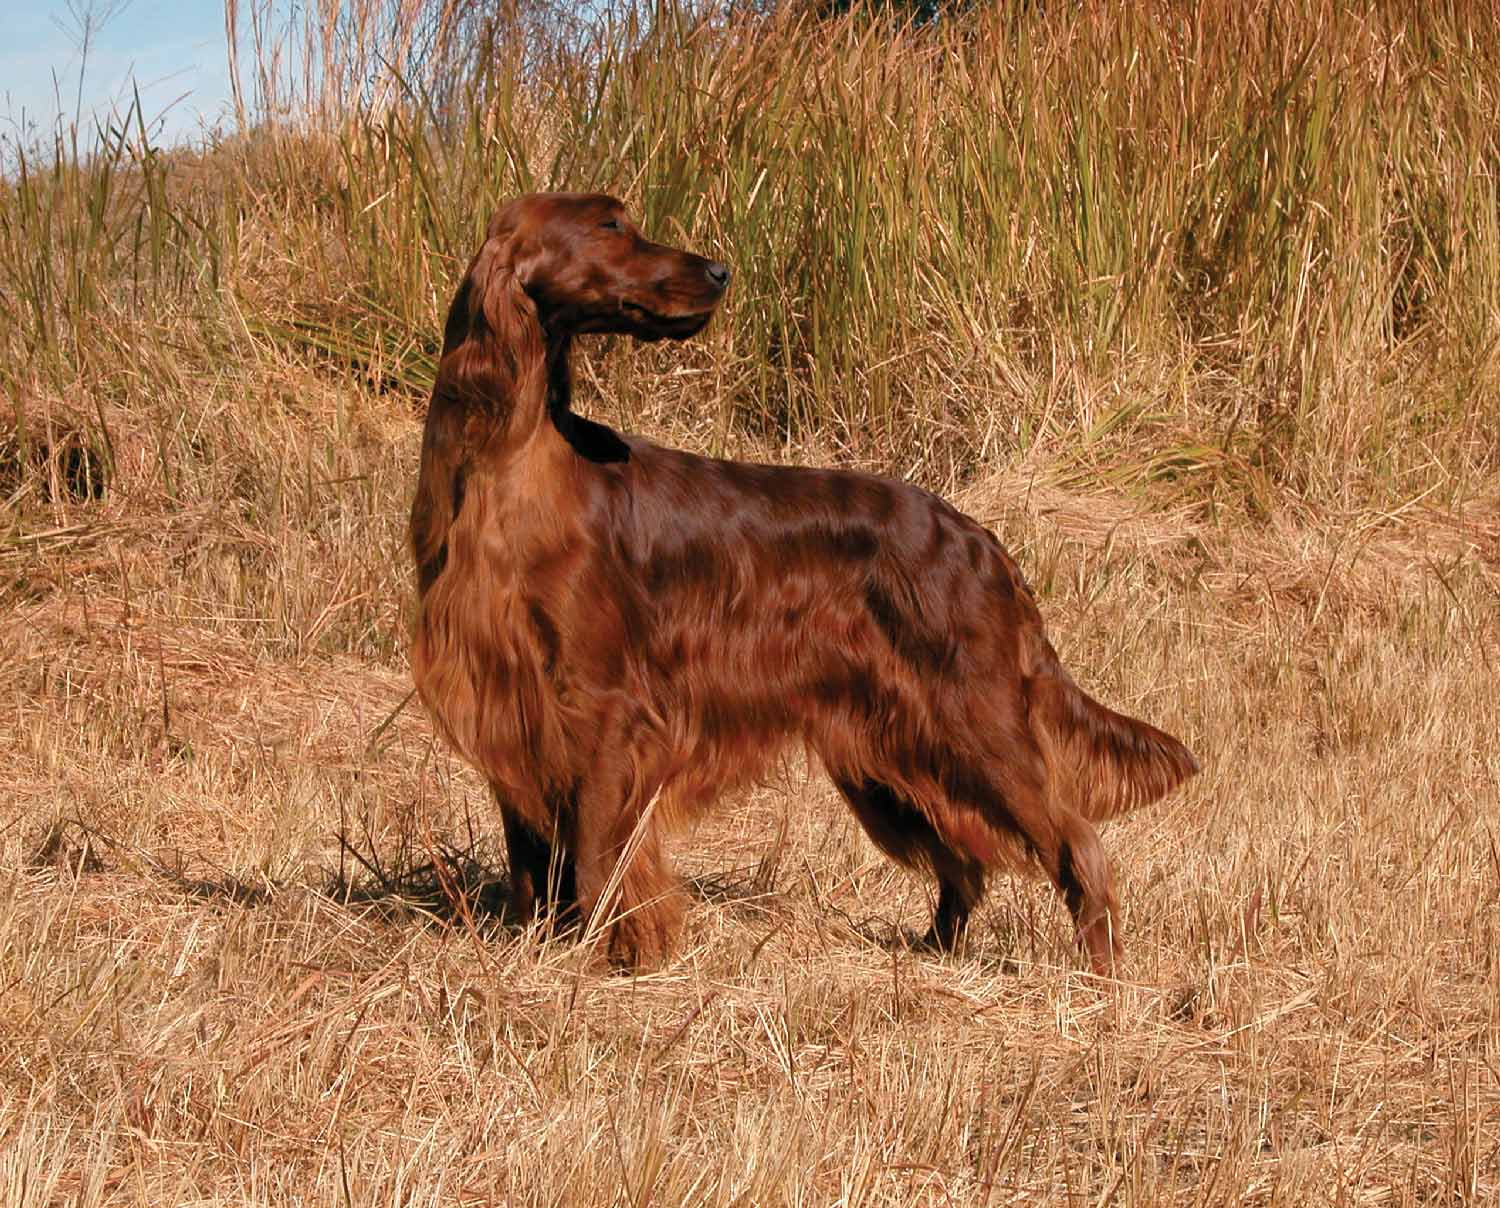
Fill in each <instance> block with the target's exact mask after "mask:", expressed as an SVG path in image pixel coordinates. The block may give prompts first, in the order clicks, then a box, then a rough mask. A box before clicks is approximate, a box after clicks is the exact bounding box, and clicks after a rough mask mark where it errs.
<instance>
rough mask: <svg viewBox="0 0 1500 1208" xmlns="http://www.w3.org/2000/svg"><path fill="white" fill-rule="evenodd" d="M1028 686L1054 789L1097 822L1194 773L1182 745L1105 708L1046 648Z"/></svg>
mask: <svg viewBox="0 0 1500 1208" xmlns="http://www.w3.org/2000/svg"><path fill="white" fill-rule="evenodd" d="M1043 646H1044V650H1043V652H1042V657H1041V658H1040V659H1038V666H1037V667H1036V670H1035V671H1034V672H1033V674H1032V675H1030V676H1029V677H1028V679H1027V689H1028V696H1029V701H1030V711H1031V727H1032V730H1033V732H1034V733H1035V734H1036V737H1037V741H1038V742H1039V743H1040V744H1041V748H1042V753H1043V755H1044V756H1045V758H1046V760H1047V768H1048V771H1049V772H1050V774H1051V779H1052V784H1053V786H1054V789H1055V790H1056V791H1059V792H1061V793H1062V794H1063V796H1064V799H1065V800H1067V802H1068V804H1070V805H1072V806H1073V808H1074V809H1076V810H1077V811H1078V812H1079V813H1080V814H1082V815H1083V816H1084V817H1085V818H1087V819H1089V820H1090V821H1092V822H1102V821H1104V820H1106V819H1109V818H1113V817H1116V816H1117V815H1119V814H1123V813H1125V812H1127V811H1128V810H1133V809H1136V808H1137V807H1139V806H1142V805H1149V804H1150V803H1151V802H1153V801H1156V800H1157V799H1158V798H1161V797H1165V796H1166V795H1167V794H1168V793H1170V792H1171V791H1172V790H1173V789H1175V788H1176V787H1177V786H1178V785H1179V784H1181V783H1182V782H1183V781H1184V780H1186V779H1187V778H1188V777H1190V776H1193V775H1195V774H1196V773H1197V772H1198V761H1197V759H1195V758H1194V757H1193V753H1192V752H1191V751H1189V750H1188V749H1187V748H1186V747H1185V746H1183V745H1182V743H1180V742H1178V741H1177V740H1176V739H1175V738H1173V737H1172V736H1171V735H1170V734H1167V733H1164V732H1163V731H1161V730H1158V729H1157V728H1156V727H1155V726H1152V725H1148V724H1147V723H1145V722H1143V721H1137V720H1136V719H1135V718H1133V717H1126V716H1125V715H1124V714H1123V713H1116V712H1115V711H1114V710H1113V709H1107V708H1105V707H1104V706H1103V705H1101V704H1100V703H1099V702H1098V701H1096V700H1094V699H1093V697H1091V696H1089V695H1088V693H1086V692H1085V691H1084V690H1083V689H1082V688H1080V687H1079V686H1078V685H1077V684H1075V683H1074V682H1073V677H1072V676H1070V675H1069V674H1068V672H1067V670H1066V669H1065V668H1064V667H1063V666H1062V664H1061V663H1060V662H1058V659H1057V655H1056V653H1055V652H1054V651H1053V650H1052V648H1051V646H1050V644H1047V643H1046V642H1045V641H1044V643H1043Z"/></svg>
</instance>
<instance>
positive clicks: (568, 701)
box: [411, 194, 1198, 973]
mask: <svg viewBox="0 0 1500 1208" xmlns="http://www.w3.org/2000/svg"><path fill="white" fill-rule="evenodd" d="M729 276H730V273H729V269H728V268H726V267H725V266H724V265H723V264H719V263H717V262H715V261H711V260H705V259H704V258H702V257H701V256H695V255H693V254H691V253H689V252H683V251H675V250H673V249H671V248H667V247H663V246H661V245H660V244H656V243H652V242H650V241H648V240H647V239H646V238H644V237H643V236H642V234H641V232H640V231H639V230H638V229H637V227H636V226H635V225H634V224H633V223H632V222H631V221H630V219H629V218H628V217H627V216H626V213H625V211H624V209H623V208H622V206H621V204H620V203H619V202H618V201H616V200H614V199H613V198H610V197H605V196H598V195H588V194H543V195H534V196H529V197H522V198H520V199H519V200H517V201H514V202H512V203H511V204H509V205H507V206H506V207H505V208H504V209H502V210H501V211H500V212H499V213H497V214H496V215H495V217H494V218H493V220H492V221H491V222H490V225H489V230H488V232H487V234H486V237H485V240H484V244H483V246H481V247H480V249H479V252H478V254H477V255H476V256H475V257H474V259H473V261H472V262H471V263H470V264H469V268H468V271H467V272H466V273H465V274H464V278H463V281H462V283H461V284H460V285H459V288H458V293H457V295H456V296H455V298H454V299H453V305H452V308H451V309H450V310H449V312H448V319H447V324H446V327H445V329H444V337H443V353H442V359H441V362H440V364H439V367H438V374H437V383H436V385H435V386H434V387H433V391H432V400H431V403H430V405H429V407H428V411H427V420H426V430H425V433H424V436H423V441H422V463H421V474H420V478H419V480H418V483H417V492H416V499H415V502H414V503H413V506H412V515H411V540H412V549H413V552H414V554H415V556H416V566H417V584H418V589H419V591H420V593H421V611H420V616H419V618H418V620H417V625H416V633H415V639H414V644H413V647H412V671H413V675H414V677H415V679H416V685H417V688H418V690H419V691H420V693H421V696H422V699H423V701H425V702H426V705H427V707H428V709H429V710H431V713H432V716H433V717H434V718H435V719H436V722H437V725H438V727H439V728H440V730H441V732H442V733H443V734H444V735H445V737H446V738H447V740H448V741H449V742H451V743H452V745H453V746H454V747H455V748H456V749H457V750H458V752H459V753H460V754H461V755H462V756H463V757H464V758H465V759H467V760H468V761H469V762H470V763H472V764H473V765H474V766H475V767H476V768H477V769H478V770H479V771H480V772H481V773H482V774H483V775H484V776H485V778H486V779H487V780H488V781H489V783H490V786H491V788H492V789H493V791H494V796H495V801H496V803H497V804H498V806H499V809H500V815H501V817H502V819H503V820H504V825H505V837H506V844H507V846H508V849H509V854H510V863H511V878H512V890H511V892H512V906H513V908H514V910H515V912H516V913H517V914H518V915H519V916H520V917H521V918H523V919H526V918H531V917H533V916H534V915H535V913H536V911H537V910H538V909H541V908H543V907H544V906H545V905H546V904H547V902H548V900H549V899H551V900H553V901H557V900H561V901H562V902H563V903H564V904H567V905H572V906H576V909H577V910H578V911H579V913H580V914H581V915H582V917H583V918H585V919H587V918H590V917H591V915H593V913H594V912H595V911H601V912H604V913H601V914H600V916H599V917H597V918H596V919H595V925H596V926H603V927H604V928H605V930H604V932H603V934H604V935H605V936H606V937H607V938H606V943H607V945H608V949H609V952H610V954H611V957H612V958H613V959H614V960H616V961H617V962H619V963H624V964H633V965H644V964H650V963H654V962H657V961H659V960H661V959H662V958H663V957H664V956H665V955H666V953H667V952H668V950H669V949H670V946H671V943H672V940H673V937H674V934H675V931H676V928H677V925H678V922H679V920H680V915H681V904H680V892H679V891H678V890H677V889H676V887H675V885H674V882H673V880H672V879H671V877H670V875H669V873H668V872H667V870H666V869H665V868H664V866H663V853H662V836H663V833H664V831H665V830H666V829H667V828H668V827H669V826H670V825H671V824H672V823H673V822H675V821H677V820H679V819H681V818H683V817H684V816H686V815H688V814H689V813H691V812H692V811H693V810H695V809H698V808H700V807H703V806H705V805H707V804H708V803H710V802H712V801H713V800H714V799H715V798H717V797H718V796H720V795H721V794H723V793H724V792H725V791H726V790H728V789H731V788H732V787H734V786H735V785H740V784H743V783H745V782H747V781H750V780H753V779H754V778H756V777H757V775H759V774H761V773H762V772H763V770H764V769H765V768H766V765H767V762H768V760H769V759H771V758H772V757H774V756H775V755H776V753H777V752H778V751H779V750H780V749H782V748H783V747H784V746H785V745H786V744H787V743H788V742H789V741H797V740H800V741H801V742H802V743H804V744H805V745H806V746H807V747H808V748H810V749H811V750H812V751H815V752H816V753H817V754H818V756H819V757H820V758H821V760H822V762H823V765H824V766H825V767H826V768H827V769H828V774H829V775H830V776H831V777H832V778H833V782H834V784H836V785H837V786H838V789H839V791H840V792H841V793H842V794H843V796H844V798H845V799H846V800H847V801H848V803H849V805H850V807H851V808H852V809H853V810H854V813H855V815H856V816H857V817H858V818H859V821H860V822H861V824H863V826H864V828H865V830H866V831H867V832H868V833H869V835H870V837H871V838H872V839H873V840H874V841H875V843H876V844H877V845H878V846H879V847H880V848H881V849H882V850H883V851H885V852H886V853H887V854H888V855H890V856H891V857H893V858H894V859H896V860H898V861H900V862H901V863H903V864H906V865H910V866H915V867H918V868H925V869H927V870H929V871H930V872H931V873H932V874H934V875H935V876H936V878H937V882H938V902H937V911H936V915H935V917H934V919H933V923H932V929H931V932H930V933H929V935H928V940H929V942H931V943H932V944H934V945H936V946H938V947H942V948H945V949H946V948H951V947H953V946H954V945H955V944H956V943H957V942H958V940H959V938H960V937H961V935H962V933H963V928H964V924H965V922H966V920H967V919H968V916H969V913H970V911H972V910H973V908H974V906H975V905H976V904H977V903H978V902H979V900H980V897H981V895H982V894H983V892H984V883H985V874H986V872H987V871H988V870H990V869H992V868H995V867H996V866H999V865H1005V864H1009V865H1012V866H1024V865H1026V864H1034V865H1036V866H1039V867H1040V868H1041V869H1042V870H1044V871H1045V872H1046V874H1047V875H1048V876H1049V877H1050V878H1051V879H1052V882H1053V883H1054V884H1055V885H1056V887H1057V889H1058V891H1059V892H1060V893H1061V894H1062V897H1063V900H1064V901H1065V902H1066V903H1067V906H1068V909H1069V910H1070V911H1071V912H1072V914H1073V918H1074V920H1075V921H1076V925H1077V928H1078V936H1079V939H1080V941H1081V942H1082V944H1083V945H1084V947H1085V948H1086V949H1087V951H1088V954H1089V956H1090V958H1091V959H1092V961H1093V965H1094V967H1095V969H1096V970H1098V971H1099V972H1100V973H1107V972H1108V971H1109V970H1110V969H1111V968H1112V966H1113V962H1114V960H1115V959H1116V958H1117V956H1118V954H1119V951H1120V922H1119V917H1118V914H1117V908H1116V903H1115V895H1114V890H1113V887H1112V883H1111V874H1110V868H1109V864H1108V862H1107V860H1106V858H1105V855H1104V852H1103V849H1102V848H1101V847H1100V844H1099V839H1098V836H1097V835H1096V834H1095V831H1094V827H1093V825H1092V824H1093V823H1094V822H1097V821H1099V820H1100V819H1105V818H1110V817H1112V816H1114V815H1116V814H1119V813H1120V812H1122V811H1124V810H1128V809H1131V808H1132V807H1134V806H1138V805H1143V804H1145V803H1146V802H1149V801H1152V800H1154V799H1156V798H1158V797H1160V796H1161V795H1163V794H1164V793H1167V792H1168V791H1170V790H1171V789H1172V788H1174V787H1175V786H1176V785H1178V784H1179V783H1180V782H1181V781H1182V780H1184V779H1185V778H1186V777H1188V776H1190V775H1192V774H1193V773H1194V772H1195V771H1197V768H1198V765H1197V763H1196V761H1195V760H1194V759H1193V756H1192V754H1191V753H1190V752H1189V751H1188V750H1187V748H1185V747H1184V746H1183V745H1182V744H1181V743H1179V742H1177V741H1176V740H1175V739H1173V738H1171V737H1169V736H1168V735H1166V734H1164V733H1162V732H1161V731H1160V730H1157V729H1155V728H1154V727H1152V726H1149V725H1147V724H1145V723H1144V722H1140V721H1135V720H1132V719H1131V718H1128V717H1124V716H1122V715H1121V714H1118V713H1114V712H1111V711H1110V710H1109V709H1106V708H1105V707H1104V706H1102V705H1100V704H1098V703H1096V702H1095V701H1094V700H1092V699H1090V698H1089V697H1088V696H1087V695H1085V693H1084V692H1083V691H1082V690H1081V689H1080V688H1079V687H1078V686H1077V685H1076V684H1074V682H1073V680H1072V679H1071V678H1070V677H1069V675H1068V673H1067V672H1066V671H1065V670H1064V669H1063V668H1062V666H1061V665H1060V664H1059V662H1058V658H1057V655H1056V653H1055V652H1054V651H1053V649H1052V646H1051V645H1050V644H1049V642H1048V641H1047V637H1046V633H1045V631H1044V630H1043V626H1042V619H1041V616H1040V614H1039V613H1038V612H1037V606H1036V601H1035V600H1034V599H1033V597H1032V594H1031V591H1030V589H1029V588H1028V587H1027V585H1026V583H1025V581H1024V580H1023V579H1022V577H1021V573H1020V571H1019V570H1018V569H1017V567H1016V564H1015V563H1014V562H1013V561H1012V560H1011V558H1010V557H1009V555H1008V554H1007V553H1006V552H1005V550H1004V549H1003V548H1002V547H1001V545H1000V543H999V542H998V541H997V540H996V539H995V538H994V536H992V535H991V534H990V533H989V532H987V531H986V530H985V529H983V528H981V527H980V526H979V525H978V524H976V523H975V522H974V521H972V520H970V519H969V518H968V517H966V516H964V515H962V514H960V513H959V512H957V511H955V510H954V509H953V508H951V507H949V506H948V505H947V504H946V503H944V502H943V501H942V500H941V499H938V498H936V497H934V496H932V495H930V494H928V493H927V492H926V491H922V490H918V489H917V488H916V487H913V486H909V485H907V484H905V483H901V482H894V481H892V480H890V479H886V478H878V477H874V476H872V475H869V474H859V473H851V472H847V471H839V470H817V469H803V468H795V467H785V466H764V465H750V464H746V463H742V462H734V461H718V460H714V459H711V458H707V457H696V456H694V455H692V454H691V453H683V452H679V451H677V450H675V449H667V448H663V447H662V446H660V445H656V444H653V443H651V442H650V441H647V440H642V439H641V438H639V437H635V436H624V435H620V434H617V433H616V432H614V431H612V430H611V429H609V428H607V427H604V426H603V425H601V424H597V423H594V422H593V421H591V420H588V419H585V418H583V417H582V416H579V415H577V414H575V413H574V412H573V410H572V382H571V377H570V373H569V356H570V353H571V350H572V344H573V337H574V336H577V335H580V334H582V333H584V332H623V333H628V334H629V335H632V336H635V337H636V338H638V339H641V340H659V339H662V338H663V337H666V338H670V339H676V340H681V339H685V338H686V337H688V336H691V335H693V334H694V333H695V332H697V331H700V330H701V329H702V328H703V326H704V324H706V323H707V322H708V320H709V317H710V316H711V315H712V314H713V312H714V308H715V307H716V306H717V305H718V303H719V300H720V299H721V298H722V297H723V294H724V291H725V289H726V287H727V286H728V284H729ZM617 865H618V867H617ZM606 899H607V900H606Z"/></svg>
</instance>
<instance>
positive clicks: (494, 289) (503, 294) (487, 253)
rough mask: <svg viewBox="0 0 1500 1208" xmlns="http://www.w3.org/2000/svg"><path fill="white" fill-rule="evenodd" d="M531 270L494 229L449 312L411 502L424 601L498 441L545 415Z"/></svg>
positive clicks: (507, 236)
mask: <svg viewBox="0 0 1500 1208" xmlns="http://www.w3.org/2000/svg"><path fill="white" fill-rule="evenodd" d="M497 228H499V229H497ZM518 259H519V260H520V263H519V264H518ZM530 263H531V261H530V258H529V257H521V256H520V253H519V239H518V237H517V235H516V234H515V232H514V231H512V230H507V229H504V228H503V227H500V224H499V222H498V220H497V223H496V224H495V226H492V228H491V231H490V234H489V237H488V238H486V239H485V241H484V245H483V246H482V247H481V248H480V249H479V251H478V253H477V254H476V255H475V256H474V259H473V260H471V261H470V262H469V267H468V270H467V271H466V272H465V273H464V277H463V280H462V281H461V282H460V283H459V286H458V291H457V292H456V293H455V294H454V296H453V303H452V305H451V306H449V308H448V318H447V321H446V322H445V323H444V325H443V355H442V359H441V360H440V361H439V362H438V372H437V380H436V381H435V382H434V383H433V388H432V399H431V401H430V402H429V403H428V407H427V422H426V428H425V431H424V433H423V437H422V461H421V469H420V471H419V473H418V478H417V493H416V497H415V498H414V499H413V500H412V517H411V536H412V548H413V552H414V553H415V555H416V560H417V567H418V572H417V574H418V585H419V587H420V588H421V590H422V591H423V592H425V591H426V589H427V587H428V586H429V585H430V584H431V583H432V581H433V579H434V578H435V577H436V576H437V574H438V573H439V572H440V571H441V570H442V567H443V564H444V562H445V560H446V556H447V545H446V542H447V534H448V528H449V526H450V525H451V524H452V523H453V520H454V518H455V516H456V515H457V514H458V510H459V508H460V506H461V505H462V500H463V494H464V481H465V477H466V475H467V474H468V473H469V470H470V468H471V467H472V465H473V464H474V462H475V459H476V458H478V457H480V456H481V455H482V450H483V449H484V448H485V447H486V446H490V447H493V445H492V442H494V441H495V440H496V439H499V440H501V441H506V442H508V441H520V440H524V439H525V437H526V436H527V435H528V434H529V433H530V432H531V431H533V430H534V429H535V427H536V425H537V424H538V423H541V422H542V420H543V418H544V417H545V415H546V407H547V346H546V338H545V336H544V334H543V332H542V327H541V322H540V320H539V318H538V317H537V311H536V306H535V304H534V303H533V302H532V301H531V299H530V298H529V297H528V296H527V294H526V289H525V286H524V283H523V278H524V275H525V273H526V271H527V269H528V268H529V267H530Z"/></svg>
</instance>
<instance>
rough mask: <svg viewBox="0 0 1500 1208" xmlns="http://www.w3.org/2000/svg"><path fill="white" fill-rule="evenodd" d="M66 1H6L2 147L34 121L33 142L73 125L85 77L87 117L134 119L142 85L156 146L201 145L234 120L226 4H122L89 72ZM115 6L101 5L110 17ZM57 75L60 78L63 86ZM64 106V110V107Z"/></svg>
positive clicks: (138, 0) (83, 0) (0, 7)
mask: <svg viewBox="0 0 1500 1208" xmlns="http://www.w3.org/2000/svg"><path fill="white" fill-rule="evenodd" d="M88 4H89V0H74V3H73V6H72V8H71V9H70V7H69V5H67V4H66V3H60V2H59V0H31V2H30V3H28V2H27V0H0V139H5V140H10V141H14V140H15V139H16V138H17V137H18V135H19V133H20V130H19V123H20V122H21V118H22V115H23V113H24V115H25V117H26V121H27V123H28V125H29V126H30V127H31V128H32V133H33V136H34V135H37V134H40V135H44V136H45V135H46V134H47V133H48V132H50V131H51V129H52V128H53V123H54V122H55V120H56V119H57V117H58V115H59V112H61V114H62V116H63V118H64V119H65V120H71V119H72V117H73V113H74V107H75V103H76V101H77V99H78V82H79V72H80V69H81V68H82V69H83V113H84V115H85V123H86V124H87V117H88V115H89V114H96V115H98V116H99V117H101V118H107V117H108V116H109V114H110V112H111V110H112V109H118V110H119V111H120V112H122V113H123V112H124V111H125V110H126V109H128V107H129V105H130V100H131V83H132V80H133V81H134V82H135V84H136V85H138V86H139V88H140V93H141V103H142V107H143V109H144V111H145V115H146V118H147V120H148V121H154V122H157V123H159V125H158V126H157V127H156V128H155V129H156V130H157V133H156V136H155V139H154V141H158V142H164V143H170V142H176V141H178V140H180V139H183V138H184V137H191V136H192V135H193V134H194V133H196V132H197V131H198V130H200V129H201V128H202V126H203V125H204V124H205V123H207V124H208V125H210V126H212V125H215V124H219V123H224V124H227V121H226V120H225V119H226V118H227V115H228V113H229V111H230V110H229V70H228V66H227V59H226V56H225V53H224V46H225V43H224V7H223V5H222V3H220V2H219V0H130V2H129V3H126V4H124V5H123V6H121V5H119V3H118V0H116V3H115V9H116V11H115V13H114V15H113V16H110V17H109V18H108V19H107V20H106V21H105V22H104V24H103V26H102V28H100V29H99V31H98V33H97V34H96V35H95V41H94V44H93V46H92V47H91V49H90V51H89V58H88V62H87V64H84V63H82V62H81V57H80V54H79V51H78V47H77V40H78V22H77V21H76V19H75V17H74V15H73V14H74V12H79V11H83V10H85V9H86V8H87V7H88ZM107 7H108V5H107V4H103V3H100V2H99V0H94V3H93V9H94V11H95V12H100V11H102V10H104V9H105V8H107ZM54 77H55V80H54ZM59 101H60V102H61V103H60V105H59Z"/></svg>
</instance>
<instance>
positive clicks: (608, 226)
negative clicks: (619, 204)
mask: <svg viewBox="0 0 1500 1208" xmlns="http://www.w3.org/2000/svg"><path fill="white" fill-rule="evenodd" d="M599 226H600V227H601V228H602V229H603V230H606V231H618V230H619V229H620V220H619V219H618V218H606V219H605V220H604V221H603V222H601V223H600V224H599Z"/></svg>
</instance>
